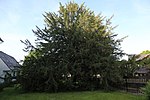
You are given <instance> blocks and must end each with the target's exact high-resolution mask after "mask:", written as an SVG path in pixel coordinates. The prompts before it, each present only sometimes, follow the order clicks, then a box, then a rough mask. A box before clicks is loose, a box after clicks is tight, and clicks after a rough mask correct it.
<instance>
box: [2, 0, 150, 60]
mask: <svg viewBox="0 0 150 100" xmlns="http://www.w3.org/2000/svg"><path fill="white" fill-rule="evenodd" d="M68 1H69V0H0V37H1V38H2V39H3V40H4V43H2V44H0V51H3V52H5V53H7V54H9V55H11V56H13V57H14V58H16V59H17V61H20V60H23V59H24V56H25V55H27V53H25V52H24V51H23V50H22V49H23V48H24V47H25V45H24V44H22V43H21V42H20V40H25V39H29V40H30V41H31V42H32V43H34V40H35V38H36V37H35V36H34V33H33V32H32V29H34V30H35V29H36V27H35V26H36V25H37V26H39V27H40V28H42V27H44V21H43V19H44V17H43V16H42V14H44V12H57V11H58V9H59V2H61V3H62V4H65V3H67V2H68ZM72 1H73V0H72ZM74 2H76V3H79V4H81V3H83V2H84V3H85V5H86V6H87V7H88V8H90V9H91V10H92V11H94V12H95V14H99V13H101V14H102V15H103V16H106V17H107V18H109V17H110V16H112V15H114V17H113V19H112V25H113V26H116V25H119V26H118V27H117V28H116V29H115V30H114V32H115V33H116V34H118V38H121V37H124V36H128V38H126V39H125V40H124V41H123V43H122V45H121V47H122V50H124V52H125V53H128V54H138V53H140V52H142V51H143V50H150V45H149V44H150V28H149V26H150V0H74Z"/></svg>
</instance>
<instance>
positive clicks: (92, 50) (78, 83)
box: [21, 2, 122, 91]
mask: <svg viewBox="0 0 150 100" xmlns="http://www.w3.org/2000/svg"><path fill="white" fill-rule="evenodd" d="M44 17H45V23H46V26H45V28H44V29H40V28H38V27H37V30H36V31H33V32H34V33H35V35H36V36H37V40H36V43H37V46H36V47H35V48H34V51H35V55H32V56H31V55H30V56H28V57H26V59H25V61H24V64H23V68H22V71H23V74H22V80H23V81H22V82H21V84H22V85H23V87H24V88H25V89H27V90H44V91H45V90H50V91H60V90H73V89H82V90H88V89H93V88H97V87H95V86H101V87H104V88H106V89H107V88H108V87H109V82H114V81H115V79H116V78H117V77H118V74H117V71H118V67H117V66H116V61H117V60H118V59H119V57H120V56H121V55H122V51H121V50H120V42H121V40H120V39H115V37H116V36H117V34H114V33H113V32H112V30H113V29H114V27H112V26H111V22H110V20H111V18H110V19H105V17H103V16H101V15H95V14H94V12H93V11H90V10H89V9H87V8H86V7H85V6H84V4H82V5H80V6H79V5H78V4H76V3H74V2H70V3H68V4H66V5H65V6H63V5H62V4H60V9H59V11H58V13H46V14H45V15H44ZM25 44H27V45H28V44H29V45H28V46H27V47H33V46H31V45H30V43H27V42H26V43H25ZM32 52H33V51H32ZM36 52H37V53H36ZM97 75H98V76H99V79H98V78H97Z"/></svg>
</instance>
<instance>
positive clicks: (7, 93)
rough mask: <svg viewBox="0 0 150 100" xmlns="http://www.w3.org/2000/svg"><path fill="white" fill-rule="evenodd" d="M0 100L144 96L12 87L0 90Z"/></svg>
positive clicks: (141, 99)
mask: <svg viewBox="0 0 150 100" xmlns="http://www.w3.org/2000/svg"><path fill="white" fill-rule="evenodd" d="M0 100H146V98H145V96H140V95H133V94H129V93H120V92H102V91H93V92H90V91H86V92H67V93H66V92H65V93H20V91H18V90H15V89H14V88H5V89H4V91H3V92H0Z"/></svg>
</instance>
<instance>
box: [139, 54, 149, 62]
mask: <svg viewBox="0 0 150 100" xmlns="http://www.w3.org/2000/svg"><path fill="white" fill-rule="evenodd" d="M145 58H150V54H139V55H137V59H136V61H140V60H143V59H145Z"/></svg>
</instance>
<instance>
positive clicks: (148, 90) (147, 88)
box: [142, 81, 150, 100]
mask: <svg viewBox="0 0 150 100" xmlns="http://www.w3.org/2000/svg"><path fill="white" fill-rule="evenodd" d="M142 90H143V92H144V94H145V95H146V96H147V98H148V100H150V81H149V82H147V85H146V86H145V87H144V88H142Z"/></svg>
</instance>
